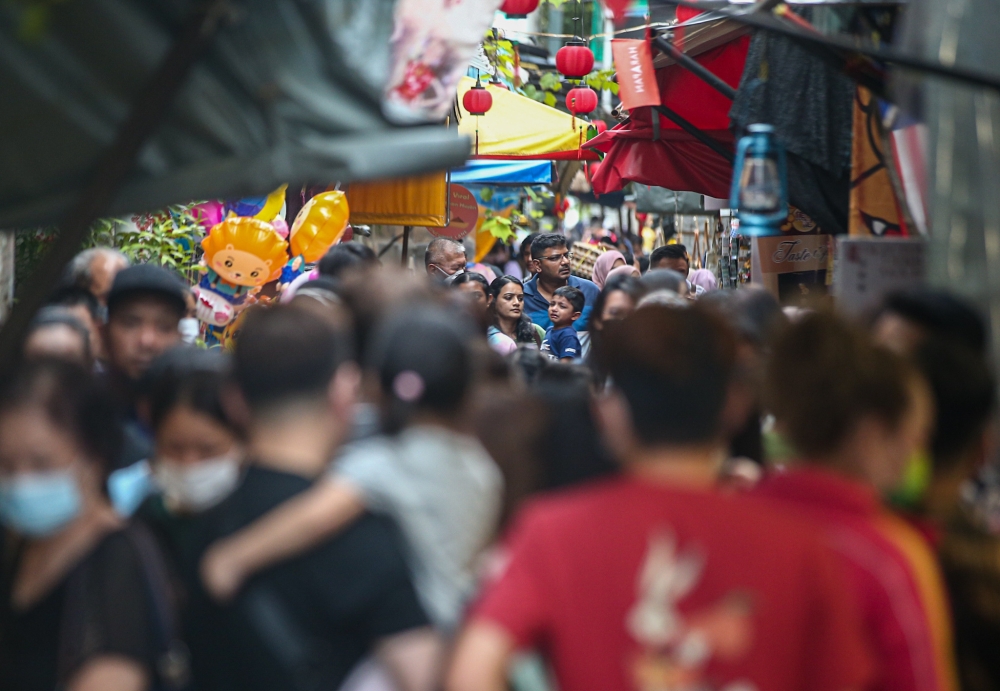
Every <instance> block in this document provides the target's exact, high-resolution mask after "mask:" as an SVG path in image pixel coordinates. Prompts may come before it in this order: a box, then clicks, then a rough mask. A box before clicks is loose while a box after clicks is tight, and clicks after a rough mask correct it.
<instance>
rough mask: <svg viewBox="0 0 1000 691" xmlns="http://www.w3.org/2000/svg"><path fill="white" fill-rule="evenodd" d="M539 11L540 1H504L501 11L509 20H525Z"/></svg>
mask: <svg viewBox="0 0 1000 691" xmlns="http://www.w3.org/2000/svg"><path fill="white" fill-rule="evenodd" d="M536 9H538V0H504V3H503V5H501V6H500V11H501V12H503V13H504V14H505V15H507V19H524V18H525V17H527V16H528V15H529V14H531V13H532V12H534V11H535V10H536Z"/></svg>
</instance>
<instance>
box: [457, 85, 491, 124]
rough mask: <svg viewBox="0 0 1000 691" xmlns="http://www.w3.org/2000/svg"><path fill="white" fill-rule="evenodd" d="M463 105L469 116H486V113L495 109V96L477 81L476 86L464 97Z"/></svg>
mask: <svg viewBox="0 0 1000 691" xmlns="http://www.w3.org/2000/svg"><path fill="white" fill-rule="evenodd" d="M462 105H463V106H464V107H465V109H466V110H467V111H469V115H486V111H488V110H489V109H490V108H492V107H493V95H492V94H491V93H490V92H489V91H487V90H486V87H484V86H483V85H482V84H481V83H480V82H479V80H478V79H477V80H476V85H475V86H474V87H472V88H471V89H469V90H468V91H466V92H465V95H464V96H462Z"/></svg>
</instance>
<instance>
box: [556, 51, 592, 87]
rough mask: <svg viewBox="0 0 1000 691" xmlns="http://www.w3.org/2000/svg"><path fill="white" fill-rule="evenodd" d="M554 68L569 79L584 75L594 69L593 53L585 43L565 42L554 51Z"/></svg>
mask: <svg viewBox="0 0 1000 691" xmlns="http://www.w3.org/2000/svg"><path fill="white" fill-rule="evenodd" d="M556 69H557V70H559V74H561V75H563V76H564V77H569V78H571V79H579V78H580V77H586V76H587V75H588V74H590V71H591V70H592V69H594V54H593V53H592V52H591V50H590V48H588V47H587V46H586V45H585V44H582V43H567V44H566V45H564V46H563V47H562V48H560V49H559V50H558V51H556Z"/></svg>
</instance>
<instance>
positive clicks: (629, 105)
mask: <svg viewBox="0 0 1000 691" xmlns="http://www.w3.org/2000/svg"><path fill="white" fill-rule="evenodd" d="M611 53H612V55H613V56H614V59H615V70H616V71H617V73H618V97H619V98H621V100H622V106H624V107H625V109H626V110H632V109H634V108H642V107H648V106H658V105H660V87H659V86H658V85H657V83H656V70H654V69H653V53H652V50H650V47H649V41H645V40H641V39H632V38H616V39H614V40H613V41H611Z"/></svg>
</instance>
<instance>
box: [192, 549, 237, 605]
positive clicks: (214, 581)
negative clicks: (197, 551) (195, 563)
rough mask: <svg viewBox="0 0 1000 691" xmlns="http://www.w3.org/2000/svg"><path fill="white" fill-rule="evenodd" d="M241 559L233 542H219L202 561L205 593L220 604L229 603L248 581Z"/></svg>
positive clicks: (201, 570)
mask: <svg viewBox="0 0 1000 691" xmlns="http://www.w3.org/2000/svg"><path fill="white" fill-rule="evenodd" d="M241 563H242V562H241V559H240V558H239V554H238V553H237V550H236V547H235V545H232V544H231V540H219V541H218V542H216V543H214V544H213V545H212V546H211V547H209V548H208V550H207V551H206V552H205V556H204V557H202V559H201V568H200V572H201V581H202V584H203V585H204V586H205V591H206V592H207V593H208V594H209V595H211V596H212V597H213V598H214V599H216V600H217V601H219V602H229V601H230V600H232V599H233V598H234V597H235V596H236V594H237V593H238V592H239V590H240V588H241V587H242V586H243V582H244V581H245V580H246V574H245V572H244V570H243V568H242V566H241Z"/></svg>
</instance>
